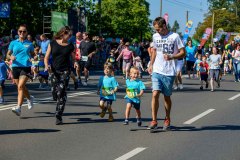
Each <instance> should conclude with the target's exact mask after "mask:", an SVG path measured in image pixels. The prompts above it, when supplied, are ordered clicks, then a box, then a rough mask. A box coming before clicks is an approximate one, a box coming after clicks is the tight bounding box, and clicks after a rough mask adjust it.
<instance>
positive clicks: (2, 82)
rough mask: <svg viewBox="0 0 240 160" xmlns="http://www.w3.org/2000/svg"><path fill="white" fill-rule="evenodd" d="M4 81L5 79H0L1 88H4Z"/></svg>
mask: <svg viewBox="0 0 240 160" xmlns="http://www.w3.org/2000/svg"><path fill="white" fill-rule="evenodd" d="M4 82H5V80H0V87H2V88H3V89H4V88H5V85H4Z"/></svg>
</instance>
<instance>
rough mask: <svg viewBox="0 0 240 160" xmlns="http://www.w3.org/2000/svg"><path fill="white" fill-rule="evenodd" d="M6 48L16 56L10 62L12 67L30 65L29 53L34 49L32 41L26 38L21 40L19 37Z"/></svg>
mask: <svg viewBox="0 0 240 160" xmlns="http://www.w3.org/2000/svg"><path fill="white" fill-rule="evenodd" d="M8 50H10V51H11V52H12V55H13V56H15V57H16V59H15V60H14V61H13V63H12V67H31V65H32V63H31V61H30V59H31V55H30V53H31V52H33V51H34V47H33V44H32V42H30V41H28V40H24V41H23V42H21V41H19V39H16V40H14V41H12V42H11V43H10V45H9V47H8Z"/></svg>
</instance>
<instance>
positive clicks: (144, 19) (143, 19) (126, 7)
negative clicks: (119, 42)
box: [101, 0, 150, 39]
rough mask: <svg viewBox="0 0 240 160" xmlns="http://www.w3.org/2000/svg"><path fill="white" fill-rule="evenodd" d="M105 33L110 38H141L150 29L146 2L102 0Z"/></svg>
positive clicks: (138, 0) (144, 0)
mask: <svg viewBox="0 0 240 160" xmlns="http://www.w3.org/2000/svg"><path fill="white" fill-rule="evenodd" d="M101 15H102V26H104V28H103V32H104V33H107V34H108V35H109V36H120V37H126V38H130V37H131V38H138V39H139V38H140V37H141V35H144V34H143V33H145V32H148V31H150V28H149V22H150V21H149V18H148V17H149V15H150V13H149V3H148V2H147V1H146V0H134V1H129V0H114V1H113V0H102V14H101Z"/></svg>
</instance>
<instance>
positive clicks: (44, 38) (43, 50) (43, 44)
mask: <svg viewBox="0 0 240 160" xmlns="http://www.w3.org/2000/svg"><path fill="white" fill-rule="evenodd" d="M40 39H41V49H40V53H42V54H44V55H45V54H46V52H47V48H48V44H49V43H50V40H49V39H47V36H46V35H45V34H42V35H41V36H40Z"/></svg>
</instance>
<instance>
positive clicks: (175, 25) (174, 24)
mask: <svg viewBox="0 0 240 160" xmlns="http://www.w3.org/2000/svg"><path fill="white" fill-rule="evenodd" d="M179 28H180V27H179V23H178V21H177V20H175V21H174V23H173V26H172V29H171V30H172V31H173V32H178V30H179Z"/></svg>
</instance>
